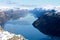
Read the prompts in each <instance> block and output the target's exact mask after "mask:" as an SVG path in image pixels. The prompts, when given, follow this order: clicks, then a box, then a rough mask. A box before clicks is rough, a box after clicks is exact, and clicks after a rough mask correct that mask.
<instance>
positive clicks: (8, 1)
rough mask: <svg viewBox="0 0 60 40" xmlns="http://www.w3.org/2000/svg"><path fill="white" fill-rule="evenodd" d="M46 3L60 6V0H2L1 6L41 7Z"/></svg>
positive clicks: (0, 0)
mask: <svg viewBox="0 0 60 40" xmlns="http://www.w3.org/2000/svg"><path fill="white" fill-rule="evenodd" d="M44 5H55V6H60V0H0V6H19V7H20V6H24V7H40V6H44Z"/></svg>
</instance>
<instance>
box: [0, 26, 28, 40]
mask: <svg viewBox="0 0 60 40" xmlns="http://www.w3.org/2000/svg"><path fill="white" fill-rule="evenodd" d="M0 40H27V39H26V38H24V37H23V36H22V35H16V34H13V33H10V32H8V31H4V30H3V29H2V27H1V26H0Z"/></svg>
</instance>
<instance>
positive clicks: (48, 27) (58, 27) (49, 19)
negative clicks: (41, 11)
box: [33, 12, 60, 37]
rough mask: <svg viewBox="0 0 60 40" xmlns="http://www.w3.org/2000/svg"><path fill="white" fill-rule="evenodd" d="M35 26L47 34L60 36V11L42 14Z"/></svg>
mask: <svg viewBox="0 0 60 40" xmlns="http://www.w3.org/2000/svg"><path fill="white" fill-rule="evenodd" d="M33 26H34V27H35V28H37V29H38V30H39V31H40V32H42V33H44V34H45V35H49V36H57V37H60V12H58V13H48V14H45V15H43V16H41V17H40V18H38V19H37V20H36V21H34V23H33Z"/></svg>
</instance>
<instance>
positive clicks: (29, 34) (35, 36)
mask: <svg viewBox="0 0 60 40" xmlns="http://www.w3.org/2000/svg"><path fill="white" fill-rule="evenodd" d="M35 20H36V18H34V17H33V16H31V15H28V16H26V17H25V18H22V19H17V20H11V21H9V22H7V23H6V24H5V28H4V29H5V30H7V31H9V32H12V33H15V34H21V35H23V36H24V37H25V38H27V39H29V40H40V39H42V38H45V37H46V35H44V34H42V33H41V32H40V31H38V30H37V29H36V28H34V27H33V25H32V23H33V22H34V21H35Z"/></svg>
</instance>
